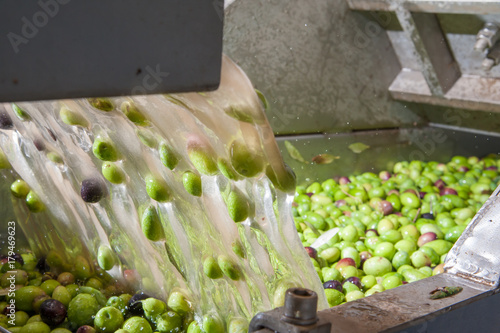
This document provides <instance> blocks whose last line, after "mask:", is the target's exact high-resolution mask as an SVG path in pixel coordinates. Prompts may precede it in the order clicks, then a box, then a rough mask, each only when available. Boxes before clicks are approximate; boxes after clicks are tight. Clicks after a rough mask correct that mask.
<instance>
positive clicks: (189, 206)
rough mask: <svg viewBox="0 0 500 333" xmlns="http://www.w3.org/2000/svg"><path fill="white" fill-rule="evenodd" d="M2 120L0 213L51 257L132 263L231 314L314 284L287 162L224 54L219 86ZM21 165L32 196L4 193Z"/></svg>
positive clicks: (24, 106) (48, 108)
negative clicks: (300, 234)
mask: <svg viewBox="0 0 500 333" xmlns="http://www.w3.org/2000/svg"><path fill="white" fill-rule="evenodd" d="M106 110H109V111H106ZM0 128H1V129H0V147H1V150H2V151H3V155H4V156H3V157H2V156H1V155H2V153H1V152H0V165H1V166H3V167H4V169H1V170H0V179H1V182H2V186H0V190H1V191H2V192H1V193H0V194H1V198H2V202H3V203H2V206H0V207H2V210H3V215H4V217H5V218H7V219H9V220H10V219H11V218H14V219H15V221H16V223H17V224H18V226H19V227H20V228H21V229H22V230H23V231H24V233H25V234H26V235H27V238H28V243H29V247H30V248H31V249H32V251H33V252H34V253H35V254H36V255H37V256H46V258H47V262H48V263H49V265H50V266H51V267H53V268H54V269H57V270H59V271H65V270H68V271H73V272H75V275H77V276H80V277H82V278H85V277H86V276H89V275H90V274H91V272H92V271H93V270H96V269H97V270H99V269H101V270H102V269H104V270H107V273H109V275H110V276H112V277H113V278H115V279H117V280H118V281H128V282H130V281H132V280H133V276H135V275H137V276H140V280H139V284H137V285H136V286H135V287H136V288H140V289H142V290H145V291H146V292H147V293H149V294H151V295H154V296H156V297H159V298H164V299H167V298H168V297H169V295H171V294H172V293H173V292H177V293H179V294H181V295H183V297H185V298H186V299H187V300H188V305H189V306H190V308H191V311H190V312H191V313H192V314H193V315H194V319H196V320H197V321H199V322H201V321H202V320H203V318H204V317H205V318H206V317H207V316H209V317H213V318H215V319H216V320H221V321H224V322H225V323H226V325H229V323H230V322H231V321H232V320H239V321H243V322H245V321H248V320H249V319H250V318H251V317H252V316H253V315H255V314H256V313H257V312H259V311H266V310H270V309H271V308H273V307H276V306H281V305H282V304H281V302H282V301H283V295H284V291H285V290H286V289H287V288H288V287H292V286H303V287H307V288H311V289H313V290H316V291H321V290H322V287H321V284H320V281H319V279H318V276H317V274H316V272H315V270H314V268H313V266H312V264H311V262H310V260H309V257H308V256H307V254H306V253H305V252H304V251H303V248H302V245H301V243H300V240H299V238H298V236H297V232H296V230H295V227H294V223H293V218H292V215H291V203H292V200H293V197H292V194H293V191H294V177H293V174H292V173H291V172H290V171H289V170H288V169H287V168H286V166H285V165H284V163H283V161H282V158H281V156H280V153H279V150H278V147H277V145H276V142H275V140H274V136H273V133H272V129H271V128H270V126H269V123H268V122H267V119H266V117H265V114H264V111H263V108H262V105H261V102H260V100H259V98H258V97H257V95H256V94H255V91H254V89H253V87H252V85H251V83H250V81H249V80H248V78H247V77H246V76H245V74H244V73H243V72H242V71H241V69H239V68H238V67H237V66H236V65H235V64H234V63H233V62H231V60H229V59H228V58H227V57H224V59H223V67H222V80H221V85H220V88H219V89H218V90H217V91H214V92H208V93H185V94H174V95H167V96H162V95H150V96H134V97H117V98H110V99H89V100H85V99H80V100H61V101H46V102H29V103H18V104H16V105H7V104H5V105H3V106H1V105H0ZM17 179H22V180H24V182H26V184H27V185H28V186H29V189H30V192H29V194H28V195H27V197H26V199H24V197H22V198H18V197H15V196H13V195H11V194H10V190H9V188H10V185H11V184H12V183H13V182H14V181H16V180H17ZM200 179H201V192H200V183H199V181H200ZM10 201H11V203H12V204H10ZM2 223H3V222H2ZM0 252H1V251H0ZM96 263H98V264H99V265H100V266H101V267H102V268H99V265H97V264H96ZM103 266H104V267H103ZM134 272H135V273H134ZM220 272H223V274H222V275H221V274H220ZM318 295H320V300H319V301H320V302H319V303H320V304H319V307H320V308H325V307H326V306H327V304H326V300H325V299H324V296H323V293H322V292H318ZM226 327H227V326H226Z"/></svg>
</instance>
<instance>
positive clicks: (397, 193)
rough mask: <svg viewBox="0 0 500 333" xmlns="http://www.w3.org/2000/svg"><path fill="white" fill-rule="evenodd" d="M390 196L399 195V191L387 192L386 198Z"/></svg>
mask: <svg viewBox="0 0 500 333" xmlns="http://www.w3.org/2000/svg"><path fill="white" fill-rule="evenodd" d="M391 194H395V195H399V191H398V190H389V192H387V196H390V195H391Z"/></svg>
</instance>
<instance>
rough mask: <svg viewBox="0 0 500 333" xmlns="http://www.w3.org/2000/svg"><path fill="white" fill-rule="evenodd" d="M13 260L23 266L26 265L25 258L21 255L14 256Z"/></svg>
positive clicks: (15, 254)
mask: <svg viewBox="0 0 500 333" xmlns="http://www.w3.org/2000/svg"><path fill="white" fill-rule="evenodd" d="M11 258H12V259H14V260H15V261H17V262H18V263H20V264H21V265H24V260H23V257H22V256H21V255H20V254H19V253H14V255H13V256H12V257H11Z"/></svg>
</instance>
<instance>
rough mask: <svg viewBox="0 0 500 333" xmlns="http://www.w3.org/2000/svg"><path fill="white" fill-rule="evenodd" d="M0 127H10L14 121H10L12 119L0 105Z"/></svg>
mask: <svg viewBox="0 0 500 333" xmlns="http://www.w3.org/2000/svg"><path fill="white" fill-rule="evenodd" d="M0 108H1V109H0V129H11V128H12V127H14V123H12V119H11V118H10V116H9V115H8V114H7V112H6V111H5V110H3V107H0Z"/></svg>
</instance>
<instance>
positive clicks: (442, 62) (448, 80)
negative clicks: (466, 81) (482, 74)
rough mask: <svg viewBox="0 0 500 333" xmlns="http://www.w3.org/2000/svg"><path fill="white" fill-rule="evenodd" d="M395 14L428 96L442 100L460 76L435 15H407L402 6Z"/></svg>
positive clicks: (396, 9) (407, 11)
mask: <svg viewBox="0 0 500 333" xmlns="http://www.w3.org/2000/svg"><path fill="white" fill-rule="evenodd" d="M395 11H396V15H397V17H398V19H399V22H400V24H401V26H402V27H403V30H404V31H405V33H406V34H407V35H408V38H410V39H411V40H412V42H413V44H414V45H415V50H416V52H417V55H418V56H419V60H420V63H421V68H422V74H423V75H424V78H425V80H426V81H427V84H428V85H429V89H430V91H431V93H432V95H436V96H443V95H444V94H445V93H446V92H447V91H448V90H449V89H450V88H451V87H452V86H453V84H454V83H455V82H456V81H457V80H458V79H459V78H460V75H461V73H460V69H459V67H458V64H457V63H456V61H455V59H454V57H453V54H452V52H451V49H450V47H449V45H448V43H447V40H446V37H445V35H444V33H443V31H442V30H441V27H440V25H439V22H438V19H437V17H436V15H434V14H425V13H411V12H410V11H409V10H407V9H406V8H403V7H402V6H397V7H396V8H395Z"/></svg>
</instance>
